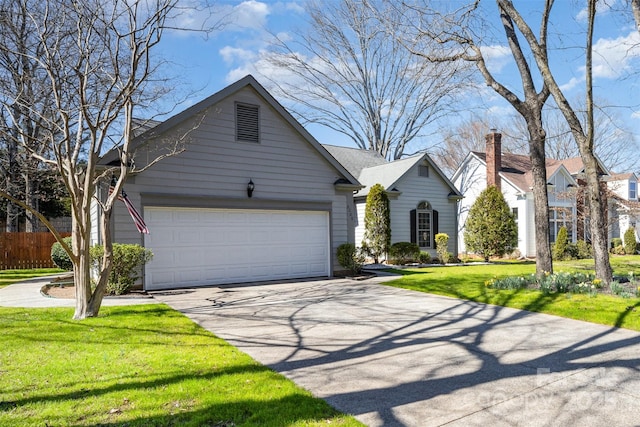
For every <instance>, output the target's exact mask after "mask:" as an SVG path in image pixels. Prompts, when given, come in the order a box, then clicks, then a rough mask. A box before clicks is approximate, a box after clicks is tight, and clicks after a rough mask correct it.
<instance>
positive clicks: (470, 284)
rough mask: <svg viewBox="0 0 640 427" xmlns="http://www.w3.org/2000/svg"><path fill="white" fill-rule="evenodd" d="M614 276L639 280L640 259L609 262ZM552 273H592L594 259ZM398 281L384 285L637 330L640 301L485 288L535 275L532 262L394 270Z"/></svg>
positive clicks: (563, 264) (564, 264)
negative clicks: (495, 279)
mask: <svg viewBox="0 0 640 427" xmlns="http://www.w3.org/2000/svg"><path fill="white" fill-rule="evenodd" d="M611 264H612V267H613V268H614V274H616V275H621V276H626V275H627V274H628V273H629V272H630V271H633V272H634V274H635V275H636V276H637V275H640V256H627V257H613V258H611ZM554 271H555V272H560V271H593V260H580V261H565V262H555V263H554ZM396 272H398V273H400V274H402V276H403V277H402V278H400V279H398V280H394V281H391V282H387V283H386V284H387V285H390V286H395V287H399V288H404V289H412V290H416V291H420V292H428V293H432V294H438V295H445V296H449V297H454V298H460V299H466V300H471V301H477V302H483V303H487V304H494V305H500V306H504V307H512V308H517V309H521V310H529V311H535V312H539V313H547V314H553V315H557V316H562V317H568V318H571V319H578V320H585V321H588V322H594V323H600V324H603V325H608V326H617V327H623V328H627V329H632V330H635V331H640V299H639V298H631V299H624V298H620V297H616V296H613V295H606V294H598V295H597V296H589V295H585V294H558V293H555V294H548V295H545V294H543V293H542V292H540V291H536V290H529V289H526V290H496V289H490V288H487V287H486V286H485V282H486V281H487V280H489V279H491V278H493V277H498V278H500V277H507V276H521V275H529V274H533V273H535V263H533V262H504V263H496V264H491V265H465V266H452V267H429V268H420V269H408V270H399V271H396Z"/></svg>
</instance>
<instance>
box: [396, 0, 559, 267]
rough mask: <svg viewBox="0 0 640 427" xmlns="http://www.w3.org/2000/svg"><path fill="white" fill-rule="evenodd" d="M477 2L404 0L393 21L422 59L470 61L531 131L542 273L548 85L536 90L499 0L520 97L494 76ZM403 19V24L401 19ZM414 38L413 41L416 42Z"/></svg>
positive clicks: (546, 245)
mask: <svg viewBox="0 0 640 427" xmlns="http://www.w3.org/2000/svg"><path fill="white" fill-rule="evenodd" d="M478 3H479V2H478V1H476V2H475V3H473V4H471V5H468V6H464V7H462V8H459V9H456V10H453V11H447V10H445V11H440V10H436V9H434V8H432V6H431V4H430V3H429V2H424V4H423V5H422V6H416V5H415V4H408V3H404V2H403V9H404V10H405V13H404V16H403V18H402V21H400V22H398V24H397V25H396V24H394V25H393V26H394V27H400V28H402V29H401V30H400V33H402V34H405V35H406V36H408V38H407V39H406V41H405V45H406V46H407V47H408V48H409V49H410V50H411V51H412V52H413V53H415V54H416V55H419V56H421V57H424V58H426V59H427V60H428V61H430V62H438V61H442V62H449V63H450V62H452V61H453V62H457V61H466V62H471V63H474V64H475V65H476V67H477V69H478V71H479V72H480V74H481V75H482V77H483V79H484V81H485V83H486V84H487V85H488V86H489V87H491V88H492V89H493V90H494V91H495V92H496V93H497V94H499V95H500V96H501V97H503V98H504V99H505V100H506V101H507V102H509V104H511V106H513V108H514V109H515V110H516V111H517V112H518V113H519V114H520V115H521V116H522V118H523V119H524V121H525V123H526V126H527V131H528V134H529V138H528V139H529V155H530V157H531V165H532V174H533V198H534V208H535V211H534V222H535V227H536V232H535V239H536V274H537V275H539V276H541V275H543V274H544V273H545V272H552V271H553V264H552V258H551V245H550V241H549V209H548V206H549V202H548V195H547V172H546V158H545V139H546V132H545V130H544V127H543V123H542V110H543V107H544V105H545V103H546V101H547V99H548V98H549V95H550V93H549V88H548V87H547V84H546V83H544V82H543V83H542V87H541V88H540V89H539V90H537V89H536V85H535V82H536V79H534V76H533V74H532V72H531V67H530V65H529V63H528V58H527V55H526V53H525V52H524V51H523V49H522V47H521V45H520V41H519V37H518V34H517V33H516V31H515V28H514V26H513V22H512V20H511V18H510V17H509V15H507V14H505V13H503V12H504V11H503V10H502V7H501V2H498V5H499V9H500V11H499V12H500V21H501V24H502V29H503V31H504V35H505V37H506V39H507V42H508V44H509V48H510V50H511V54H512V56H513V59H514V61H515V64H516V66H517V68H518V72H519V73H520V78H521V81H522V94H523V98H521V97H520V96H518V94H516V93H515V92H514V91H512V90H510V89H509V88H508V87H507V86H505V85H504V84H502V83H500V82H498V81H497V80H496V78H495V77H494V75H493V73H492V72H491V71H490V70H489V68H488V66H487V63H486V58H485V55H484V53H483V51H482V45H481V44H482V43H483V42H484V40H482V36H481V35H480V34H479V33H477V32H476V31H477V29H478V28H479V27H481V25H478V22H472V21H473V19H475V18H476V12H477V11H478V9H477V8H478ZM548 13H549V10H548V8H547V9H545V10H544V11H543V12H542V14H543V15H544V16H547V15H548ZM403 22H404V23H405V24H402V23H403ZM543 22H544V23H545V25H542V26H541V28H540V40H541V44H545V43H546V39H547V26H546V22H547V21H546V20H544V21H543ZM407 23H408V24H407ZM424 39H426V40H429V41H436V42H438V43H440V45H441V46H442V51H441V52H438V53H437V54H433V53H430V52H425V51H424V50H423V49H422V48H421V46H420V44H419V42H420V41H422V40H424ZM414 40H417V41H418V43H416V42H415V41H414Z"/></svg>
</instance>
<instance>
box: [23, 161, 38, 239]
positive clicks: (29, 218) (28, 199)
mask: <svg viewBox="0 0 640 427" xmlns="http://www.w3.org/2000/svg"><path fill="white" fill-rule="evenodd" d="M22 177H23V179H24V202H25V203H26V204H27V206H29V207H30V208H32V209H33V210H35V211H37V210H38V201H37V199H36V195H35V193H36V191H37V183H35V182H33V179H32V178H31V175H30V174H29V172H28V171H25V172H23V174H22ZM24 227H25V228H24V231H26V232H27V233H33V232H36V231H38V218H36V216H35V215H34V214H33V212H32V211H30V210H28V209H27V210H26V211H25V226H24Z"/></svg>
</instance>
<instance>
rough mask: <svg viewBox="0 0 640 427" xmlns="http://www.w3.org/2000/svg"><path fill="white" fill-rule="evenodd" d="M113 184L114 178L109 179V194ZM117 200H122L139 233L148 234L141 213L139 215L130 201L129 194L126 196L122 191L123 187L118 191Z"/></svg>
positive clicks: (114, 182)
mask: <svg viewBox="0 0 640 427" xmlns="http://www.w3.org/2000/svg"><path fill="white" fill-rule="evenodd" d="M115 184H116V180H115V178H113V179H112V180H111V186H109V194H111V193H113V190H114V188H115ZM118 200H122V202H123V203H124V205H125V206H126V207H127V211H129V215H131V218H132V219H133V223H134V224H135V225H136V228H137V229H138V231H139V232H140V233H144V234H149V229H148V228H147V224H146V223H145V222H144V218H142V215H140V212H138V210H137V209H136V207H135V206H133V203H131V200H130V199H129V196H127V193H125V192H124V189H123V190H122V191H121V192H120V195H119V196H118Z"/></svg>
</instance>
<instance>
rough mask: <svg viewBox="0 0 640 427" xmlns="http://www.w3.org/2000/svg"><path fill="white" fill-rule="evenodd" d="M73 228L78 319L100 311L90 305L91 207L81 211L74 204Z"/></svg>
mask: <svg viewBox="0 0 640 427" xmlns="http://www.w3.org/2000/svg"><path fill="white" fill-rule="evenodd" d="M71 214H72V217H73V223H72V230H71V240H72V243H73V247H72V248H73V258H74V262H73V282H74V285H75V290H76V310H75V313H74V314H73V318H74V319H76V320H80V319H86V318H87V317H95V316H97V315H98V312H97V311H96V310H95V307H90V305H89V300H90V298H91V297H92V295H91V259H90V257H89V246H90V241H89V239H90V233H89V232H88V230H89V228H90V226H91V219H90V215H89V209H82V210H81V212H78V211H77V210H76V207H75V206H72V213H71ZM81 254H82V256H81Z"/></svg>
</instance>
